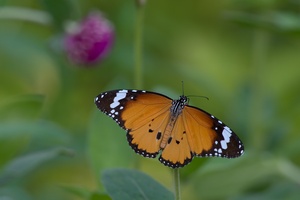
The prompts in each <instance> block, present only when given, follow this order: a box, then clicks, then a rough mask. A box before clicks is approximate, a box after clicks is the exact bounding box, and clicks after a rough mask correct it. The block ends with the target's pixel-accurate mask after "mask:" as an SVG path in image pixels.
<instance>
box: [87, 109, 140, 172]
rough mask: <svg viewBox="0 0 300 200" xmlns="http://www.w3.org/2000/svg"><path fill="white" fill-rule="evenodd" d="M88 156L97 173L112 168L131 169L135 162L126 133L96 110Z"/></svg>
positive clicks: (90, 128) (91, 127) (90, 130)
mask: <svg viewBox="0 0 300 200" xmlns="http://www.w3.org/2000/svg"><path fill="white" fill-rule="evenodd" d="M88 154H89V157H90V160H91V162H92V165H93V167H94V169H95V171H96V173H100V171H101V170H103V169H105V168H110V167H120V166H123V167H129V166H132V165H133V163H134V161H135V160H134V158H135V157H134V154H135V153H134V151H133V150H132V149H131V148H130V146H129V145H128V142H127V138H126V132H125V131H124V130H122V129H121V128H120V127H119V126H118V125H117V124H116V123H115V122H114V121H113V120H112V119H111V118H109V117H108V116H106V115H105V114H103V113H101V112H100V111H99V110H96V109H95V111H94V114H93V117H92V119H91V124H90V126H89V135H88Z"/></svg>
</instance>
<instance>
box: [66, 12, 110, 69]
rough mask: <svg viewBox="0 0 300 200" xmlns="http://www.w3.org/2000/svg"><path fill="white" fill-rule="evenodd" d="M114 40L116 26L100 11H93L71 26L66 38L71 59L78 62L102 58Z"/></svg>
mask: <svg viewBox="0 0 300 200" xmlns="http://www.w3.org/2000/svg"><path fill="white" fill-rule="evenodd" d="M113 41H114V28H113V26H112V25H111V23H110V22H109V21H108V20H107V19H105V18H104V17H103V16H102V15H101V14H99V13H91V14H89V15H88V16H87V17H86V18H85V19H84V20H82V21H81V22H80V23H79V24H76V25H75V26H74V27H72V28H70V30H69V31H68V33H67V34H66V36H65V38H64V46H65V50H66V52H67V54H68V57H69V59H70V60H71V61H72V62H74V63H76V64H93V63H95V62H97V61H100V60H102V59H103V58H104V57H105V56H106V55H107V54H108V53H109V51H110V49H111V47H112V44H113Z"/></svg>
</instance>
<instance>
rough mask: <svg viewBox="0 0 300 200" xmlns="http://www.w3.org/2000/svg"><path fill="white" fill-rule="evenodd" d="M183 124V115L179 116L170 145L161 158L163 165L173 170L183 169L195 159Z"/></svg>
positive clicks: (169, 141)
mask: <svg viewBox="0 0 300 200" xmlns="http://www.w3.org/2000/svg"><path fill="white" fill-rule="evenodd" d="M183 122H184V119H183V115H179V116H178V119H177V122H176V123H175V125H174V128H173V130H172V134H171V137H170V139H169V140H168V144H167V145H166V147H165V148H164V150H163V151H162V153H161V156H160V157H159V161H160V162H161V163H163V164H164V165H166V166H169V167H172V168H177V167H182V166H184V165H186V164H188V163H189V162H191V161H192V159H193V153H192V151H191V148H190V145H189V141H188V136H187V131H186V127H185V126H184V123H183Z"/></svg>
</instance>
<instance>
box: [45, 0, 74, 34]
mask: <svg viewBox="0 0 300 200" xmlns="http://www.w3.org/2000/svg"><path fill="white" fill-rule="evenodd" d="M41 2H42V4H43V5H44V7H45V9H46V10H47V11H48V12H49V14H50V15H51V16H52V18H53V21H54V24H55V25H56V27H57V28H58V29H60V30H63V25H64V23H65V22H66V20H68V19H70V17H71V15H72V11H73V9H74V5H73V0H61V1H51V0H41Z"/></svg>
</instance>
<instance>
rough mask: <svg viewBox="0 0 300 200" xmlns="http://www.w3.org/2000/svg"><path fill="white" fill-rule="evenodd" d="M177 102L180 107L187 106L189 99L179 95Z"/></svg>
mask: <svg viewBox="0 0 300 200" xmlns="http://www.w3.org/2000/svg"><path fill="white" fill-rule="evenodd" d="M179 102H180V103H181V105H183V106H185V105H187V104H188V102H189V99H188V98H187V96H184V95H181V96H180V98H179Z"/></svg>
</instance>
